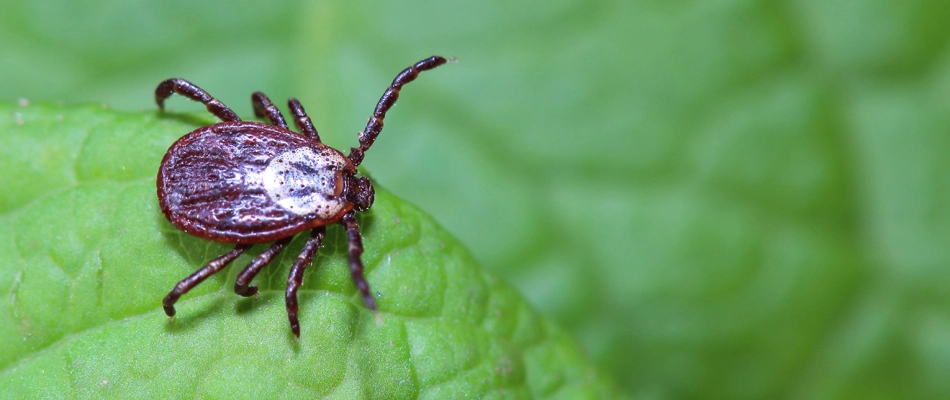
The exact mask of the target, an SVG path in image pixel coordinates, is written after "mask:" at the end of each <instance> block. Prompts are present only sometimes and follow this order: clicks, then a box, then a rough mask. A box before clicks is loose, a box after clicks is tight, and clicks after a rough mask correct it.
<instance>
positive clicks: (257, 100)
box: [251, 92, 287, 129]
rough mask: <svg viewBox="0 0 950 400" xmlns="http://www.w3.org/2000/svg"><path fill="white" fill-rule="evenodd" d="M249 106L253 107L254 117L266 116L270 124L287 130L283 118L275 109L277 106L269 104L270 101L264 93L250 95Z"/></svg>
mask: <svg viewBox="0 0 950 400" xmlns="http://www.w3.org/2000/svg"><path fill="white" fill-rule="evenodd" d="M251 105H252V106H254V115H255V116H256V117H257V118H263V117H265V116H266V117H267V119H268V120H269V121H270V123H271V124H274V125H277V126H279V127H281V128H284V129H287V122H286V121H284V116H283V115H281V114H280V110H278V109H277V106H275V105H274V103H271V101H270V99H268V98H267V96H266V95H264V93H261V92H254V93H253V94H251Z"/></svg>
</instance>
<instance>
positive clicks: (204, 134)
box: [155, 56, 446, 338]
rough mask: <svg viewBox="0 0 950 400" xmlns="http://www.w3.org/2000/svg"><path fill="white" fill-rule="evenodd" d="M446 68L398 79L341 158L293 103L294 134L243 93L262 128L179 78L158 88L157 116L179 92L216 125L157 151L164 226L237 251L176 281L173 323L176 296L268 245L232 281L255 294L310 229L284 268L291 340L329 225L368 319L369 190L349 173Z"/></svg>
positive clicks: (168, 303) (419, 66) (238, 289)
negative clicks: (406, 92) (422, 79)
mask: <svg viewBox="0 0 950 400" xmlns="http://www.w3.org/2000/svg"><path fill="white" fill-rule="evenodd" d="M445 63H446V59H445V58H442V57H438V56H433V57H429V58H427V59H425V60H422V61H419V62H417V63H415V64H414V65H412V66H410V67H409V68H406V69H405V70H403V71H402V72H400V73H399V74H398V75H396V79H394V80H393V82H392V84H391V85H390V86H389V87H388V88H387V89H386V91H385V92H384V93H383V96H382V97H381V98H380V99H379V102H378V103H377V104H376V108H375V110H373V115H372V116H371V117H370V118H369V122H367V123H366V128H365V129H363V131H362V132H360V133H359V143H360V145H359V147H354V148H351V149H350V153H349V154H348V155H346V156H344V155H343V153H342V152H340V151H339V150H336V149H334V148H332V147H329V146H327V145H325V144H323V143H322V142H321V141H320V135H318V134H317V130H316V129H314V127H313V123H311V122H310V118H309V117H308V116H307V113H306V112H305V111H304V109H303V106H302V105H300V102H299V101H297V99H295V98H291V99H290V100H288V102H287V104H288V106H289V107H290V112H291V114H293V117H294V123H295V125H296V126H297V129H298V130H299V131H300V132H301V133H300V134H298V133H295V132H293V131H291V130H290V129H289V128H288V127H287V122H285V121H284V117H283V115H282V114H281V113H280V110H278V109H277V107H276V106H274V104H273V103H271V101H270V99H268V98H267V96H265V95H264V94H263V93H261V92H254V93H253V94H252V95H251V105H252V106H253V107H254V115H255V116H257V117H258V118H267V120H268V121H270V125H267V124H263V123H258V122H250V121H242V120H241V119H240V118H238V116H237V114H235V113H234V111H231V109H230V108H228V106H226V105H224V104H223V103H221V102H220V101H218V99H215V98H214V97H211V95H209V94H208V93H207V92H205V91H204V90H202V89H201V88H199V87H198V86H195V85H194V84H192V83H191V82H188V81H186V80H184V79H178V78H173V79H168V80H165V81H163V82H162V83H159V84H158V87H157V88H156V89H155V102H156V103H158V108H159V110H164V108H165V107H164V102H165V99H167V98H168V97H169V96H171V94H172V93H178V94H180V95H182V96H185V97H187V98H189V99H192V100H194V101H199V102H201V103H203V104H204V105H205V106H206V107H207V108H208V111H209V112H211V114H214V116H216V117H218V118H220V119H221V120H222V121H223V122H220V123H217V124H214V125H209V126H205V127H202V128H198V129H196V130H195V131H193V132H191V133H189V134H187V135H185V136H183V137H182V138H181V139H178V141H176V142H175V143H174V144H172V146H171V147H170V148H169V149H168V152H166V153H165V157H164V158H163V159H162V165H161V167H160V169H159V170H158V181H157V186H158V202H159V204H160V205H161V208H162V212H163V213H164V214H165V217H166V218H168V221H169V222H171V223H172V225H175V226H176V227H178V228H179V229H181V230H183V231H185V232H187V233H189V234H191V235H194V236H197V237H200V238H204V239H208V240H213V241H216V242H223V243H233V244H234V245H235V246H234V249H233V250H231V251H229V252H227V253H225V254H224V255H222V256H220V257H218V258H215V259H213V260H211V261H209V262H208V263H207V264H206V265H205V266H204V267H202V268H201V269H199V270H197V271H195V273H193V274H191V275H189V276H188V277H187V278H185V279H182V280H181V281H180V282H178V284H177V285H175V288H174V289H172V290H171V292H169V293H168V295H167V296H165V299H164V300H163V301H162V306H163V308H164V309H165V314H168V316H169V317H173V316H174V315H175V302H176V301H178V299H179V298H180V297H181V296H182V295H184V294H185V293H188V291H189V290H191V289H192V288H194V287H195V286H198V285H199V284H201V282H202V281H204V280H205V279H207V278H208V277H209V276H211V275H213V274H215V273H217V272H218V271H220V270H221V269H223V268H224V267H225V266H227V265H228V264H229V263H231V262H232V261H234V260H235V259H236V258H238V256H240V255H241V253H244V252H245V251H246V250H247V249H249V248H250V247H251V246H252V245H254V244H257V243H269V242H273V244H271V245H270V247H268V248H267V249H265V250H264V251H263V252H262V253H260V254H259V255H258V256H257V257H255V258H254V260H253V261H251V263H250V264H248V266H247V267H246V268H244V270H243V271H241V273H240V274H239V275H238V277H237V280H236V281H235V282H234V292H235V293H237V294H238V295H241V296H245V297H247V296H253V295H254V294H256V293H257V287H256V286H250V283H251V281H252V280H253V279H254V277H255V276H256V275H257V274H258V273H259V272H260V271H261V269H263V268H264V267H265V266H267V264H269V263H270V262H271V260H273V259H274V257H275V256H277V255H278V254H279V253H280V252H281V251H282V250H283V249H284V247H286V246H287V244H289V243H290V241H291V239H293V237H294V236H295V235H296V234H298V233H300V232H303V231H307V230H309V231H310V238H309V239H308V240H307V243H306V244H305V245H304V247H303V250H302V251H301V252H300V255H298V256H297V260H296V261H295V262H294V265H293V267H291V269H290V276H289V277H288V279H287V290H286V292H285V300H286V304H287V317H288V318H289V319H290V329H291V330H292V331H293V333H294V335H295V336H296V337H298V338H299V337H300V323H299V321H298V319H297V311H298V305H297V289H298V288H300V285H302V284H303V273H304V270H305V269H306V268H307V266H309V265H310V263H311V261H313V258H314V256H315V255H316V253H317V250H318V249H319V248H320V242H321V241H323V237H324V235H325V234H326V226H327V225H330V224H340V225H342V226H343V228H344V229H345V230H346V236H347V239H348V242H349V246H348V252H349V264H350V274H351V275H352V277H353V283H355V284H356V287H357V289H359V291H360V294H362V296H363V302H365V303H366V307H368V308H369V309H370V310H373V311H376V310H377V307H376V300H375V299H374V298H373V296H372V295H371V292H370V288H369V283H368V282H366V277H365V276H363V262H362V260H361V259H360V256H361V255H362V254H363V241H362V237H361V235H360V228H359V224H358V223H357V221H356V217H355V213H356V212H362V211H366V210H368V209H369V208H370V207H371V206H372V205H373V198H374V190H373V184H372V182H370V180H369V179H368V178H367V177H365V176H357V170H356V167H357V166H359V165H360V163H361V162H362V161H363V154H364V153H365V152H366V151H367V150H369V148H370V146H372V145H373V142H374V141H375V140H376V137H377V136H378V135H379V133H380V131H382V129H383V119H384V118H385V117H386V111H388V110H389V109H390V107H392V106H393V104H394V103H395V102H396V99H398V98H399V91H400V89H402V87H403V85H405V84H407V83H409V82H412V81H413V80H415V79H416V77H417V76H418V75H419V73H420V72H422V71H426V70H430V69H433V68H435V67H438V66H440V65H442V64H445Z"/></svg>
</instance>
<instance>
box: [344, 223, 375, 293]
mask: <svg viewBox="0 0 950 400" xmlns="http://www.w3.org/2000/svg"><path fill="white" fill-rule="evenodd" d="M340 223H341V224H343V226H344V227H345V228H346V237H347V239H348V240H349V243H350V245H349V252H350V275H351V276H352V277H353V283H354V284H356V288H357V289H359V290H360V293H361V294H362V295H363V302H364V303H366V307H368V308H369V309H370V310H373V311H377V310H378V308H376V299H374V298H373V295H372V294H370V290H369V283H367V282H366V277H365V276H363V269H364V268H363V261H362V260H360V256H361V255H363V238H362V236H360V226H359V223H357V222H356V214H355V213H354V212H353V211H350V212H348V213H346V214H343V218H342V219H341V220H340Z"/></svg>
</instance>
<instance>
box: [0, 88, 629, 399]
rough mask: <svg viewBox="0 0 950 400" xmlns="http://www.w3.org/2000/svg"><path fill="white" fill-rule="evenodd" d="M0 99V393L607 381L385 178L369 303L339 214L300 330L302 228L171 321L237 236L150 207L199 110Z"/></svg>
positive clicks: (495, 390) (464, 389) (288, 390)
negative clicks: (174, 297)
mask: <svg viewBox="0 0 950 400" xmlns="http://www.w3.org/2000/svg"><path fill="white" fill-rule="evenodd" d="M0 115H3V116H5V118H4V119H2V120H0V131H2V132H4V134H3V135H2V138H0V149H2V150H0V152H2V153H0V169H2V170H3V171H6V172H5V173H4V174H3V175H2V176H0V187H3V188H5V189H6V190H4V191H2V192H0V225H2V226H4V227H5V229H3V230H2V231H0V251H2V254H4V255H5V257H4V258H3V259H2V261H0V287H3V288H7V291H6V292H5V293H6V296H5V300H7V301H4V302H2V303H0V393H7V394H16V395H17V396H24V397H34V398H48V397H60V396H64V395H65V396H67V397H69V396H75V397H90V396H96V397H100V396H102V397H118V398H131V397H143V396H144V397H151V398H175V397H181V396H185V397H227V398H232V397H237V398H265V397H268V398H269V397H314V396H328V397H336V398H412V397H422V398H473V397H486V396H488V397H512V396H514V397H526V396H531V397H561V398H578V397H601V398H602V397H606V396H611V389H610V386H609V384H607V383H606V381H605V380H604V379H603V378H602V377H600V376H599V375H598V374H597V373H596V372H595V371H594V369H593V368H592V367H591V365H590V364H589V363H588V362H587V361H586V360H585V358H584V357H583V356H582V355H581V353H580V352H579V350H578V348H577V346H576V345H575V344H574V343H573V342H572V341H571V340H570V339H569V338H568V337H567V336H566V335H565V333H563V332H562V331H561V330H560V329H558V328H557V327H555V326H554V325H553V324H552V323H551V322H549V321H547V320H545V319H544V318H542V317H540V316H538V315H537V313H536V312H535V311H534V310H532V309H531V308H530V307H529V306H527V305H526V304H525V302H524V301H523V299H522V298H521V297H520V296H519V295H518V294H517V293H515V291H514V290H513V289H512V288H511V287H510V286H508V285H507V284H505V283H503V282H501V281H500V280H499V279H498V278H495V277H494V276H492V275H491V274H489V273H486V272H485V271H484V270H482V269H481V268H479V267H478V266H477V264H476V262H475V261H474V260H473V259H472V257H471V256H470V255H469V254H468V252H467V251H466V250H465V249H464V248H463V247H462V246H461V245H460V244H459V243H458V242H457V241H456V240H454V239H453V238H452V237H451V236H450V235H449V234H447V233H446V232H445V231H444V230H442V228H440V227H439V226H438V225H437V224H436V223H435V222H433V221H432V220H431V218H429V217H428V216H426V215H425V214H423V213H422V212H421V211H419V210H418V209H416V208H415V207H413V206H411V205H409V204H407V203H405V202H404V201H402V200H400V199H398V198H396V197H394V196H393V195H392V194H390V193H389V192H387V191H385V190H382V189H379V188H378V187H377V199H376V203H375V205H374V207H373V208H372V209H371V210H370V211H369V212H366V213H363V214H362V215H361V216H360V221H361V226H362V229H363V235H364V244H365V246H366V253H365V254H364V256H363V260H364V261H365V263H366V265H367V269H368V274H367V278H368V280H369V282H370V283H371V285H372V289H373V290H374V291H375V292H376V293H377V295H378V302H379V306H380V310H381V312H380V313H379V315H378V317H374V314H373V313H372V312H370V311H368V310H367V309H366V308H365V307H364V306H363V304H362V301H361V299H360V298H359V296H358V295H357V294H356V293H355V288H354V287H353V284H352V281H351V279H350V277H349V272H348V267H347V264H346V242H345V235H344V234H343V232H342V229H341V228H340V227H339V226H333V227H330V228H329V230H328V236H327V239H326V242H325V243H326V244H325V245H324V247H323V248H321V250H320V252H319V253H318V257H317V258H316V260H315V261H314V264H313V266H311V267H310V270H309V271H308V274H307V275H306V280H305V284H304V286H303V287H302V289H301V292H300V303H301V305H300V307H301V315H300V320H301V326H302V334H301V338H300V341H299V342H296V341H295V340H294V337H293V335H292V334H291V333H290V329H289V324H288V322H287V317H286V312H285V310H284V300H283V295H282V294H283V290H284V286H285V282H286V275H287V273H288V270H289V265H290V264H291V263H292V262H293V259H294V258H295V257H296V254H297V252H299V250H300V247H301V246H302V245H303V241H302V240H299V238H298V240H295V242H294V243H292V244H291V246H290V247H289V248H288V249H287V250H286V251H285V252H284V253H282V254H281V256H279V257H278V258H277V259H276V260H275V261H274V262H273V264H272V265H271V266H270V267H269V268H268V269H266V270H265V271H264V272H262V273H261V274H260V276H259V277H258V278H257V279H256V281H255V282H256V283H257V284H258V285H259V286H260V288H261V293H260V294H259V295H258V296H256V297H252V298H246V299H245V298H242V297H239V296H237V295H235V294H234V293H233V292H232V291H231V288H232V286H233V281H234V276H235V275H236V273H237V272H238V271H239V270H240V267H241V266H242V264H247V262H249V261H250V259H251V257H253V254H252V255H247V254H246V255H244V256H242V257H241V258H239V259H238V260H237V261H236V262H235V263H234V265H233V266H231V267H229V268H228V269H227V270H226V271H227V272H222V273H220V274H218V275H217V276H214V277H212V278H210V279H209V280H208V281H206V282H205V283H203V284H202V285H200V286H198V287H197V288H196V289H194V290H192V291H191V292H190V293H188V294H186V295H185V296H184V297H183V298H182V300H181V301H180V302H179V303H178V304H177V308H178V315H177V316H176V318H174V319H173V320H169V319H168V318H167V317H166V316H165V315H164V313H163V312H162V310H161V299H162V298H163V297H164V295H165V294H166V293H167V292H168V290H170V289H171V288H172V287H173V286H174V284H175V283H177V281H178V280H180V279H181V278H183V277H185V276H186V275H188V274H189V273H191V272H192V271H194V270H195V269H197V268H199V267H200V266H202V265H203V264H204V263H205V262H206V261H207V260H209V259H211V258H213V257H216V256H217V255H220V254H222V253H224V252H226V251H227V250H228V249H229V247H230V246H228V245H226V244H218V243H211V242H208V241H205V240H202V239H199V238H195V237H192V236H189V235H187V234H184V233H182V232H180V231H178V230H177V229H175V228H174V227H173V226H171V225H170V224H169V223H168V222H167V221H166V220H165V218H164V216H163V215H162V214H161V211H160V210H159V209H158V202H157V199H156V194H155V173H156V171H157V169H158V164H159V162H160V160H161V157H162V155H163V154H164V151H165V150H166V149H167V147H168V146H169V145H170V144H171V143H172V142H173V141H174V140H176V139H177V138H178V137H180V136H182V135H183V134H184V133H186V132H188V131H190V130H192V129H194V128H195V127H196V126H197V124H199V123H202V119H197V120H196V119H195V118H191V117H187V116H180V115H169V116H164V117H162V116H159V115H158V114H157V113H155V112H146V113H137V114H125V113H118V112H114V111H109V110H103V109H102V108H100V107H98V106H82V107H59V106H50V105H43V104H39V105H36V104H34V105H29V106H17V105H9V104H0ZM304 236H305V235H304ZM255 249H256V250H257V251H259V250H262V249H263V246H259V247H256V248H255ZM252 253H254V252H252Z"/></svg>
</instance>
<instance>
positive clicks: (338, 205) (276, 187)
mask: <svg viewBox="0 0 950 400" xmlns="http://www.w3.org/2000/svg"><path fill="white" fill-rule="evenodd" d="M337 158H338V157H334V155H333V154H319V153H317V152H315V151H313V149H311V148H309V147H299V148H296V149H293V150H290V151H287V152H284V153H281V154H279V155H278V156H277V157H274V158H273V159H272V160H271V161H270V163H269V164H267V168H265V169H264V172H263V173H261V180H262V183H263V184H264V190H265V191H266V192H267V195H268V196H270V198H271V200H273V201H274V202H275V203H277V204H279V205H280V206H281V207H283V208H284V209H286V210H288V211H290V212H292V213H294V214H297V215H309V214H317V216H318V217H319V218H321V219H329V218H332V217H334V216H336V215H337V214H338V213H339V212H340V210H341V209H342V208H343V205H344V202H343V199H342V198H340V197H339V196H337V193H336V181H337V179H338V176H339V171H340V170H341V169H342V168H343V167H344V166H345V165H346V164H345V161H343V160H342V159H337Z"/></svg>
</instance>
